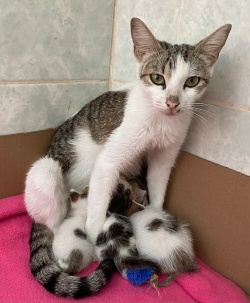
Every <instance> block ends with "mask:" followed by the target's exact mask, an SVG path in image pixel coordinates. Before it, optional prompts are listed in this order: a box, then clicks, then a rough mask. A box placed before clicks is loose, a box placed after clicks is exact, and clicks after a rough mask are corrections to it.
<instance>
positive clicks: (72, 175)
mask: <svg viewBox="0 0 250 303" xmlns="http://www.w3.org/2000/svg"><path fill="white" fill-rule="evenodd" d="M71 144H72V145H73V146H74V151H75V153H76V159H77V161H76V163H75V164H74V165H73V166H72V167H71V168H70V169H69V171H68V173H67V175H66V181H67V185H68V188H74V189H75V190H77V191H80V190H81V189H82V188H84V187H85V186H88V185H89V180H90V176H91V173H92V171H93V169H94V165H95V161H96V158H97V156H98V155H99V153H100V152H101V150H102V149H103V145H102V144H97V143H96V142H95V141H94V140H93V139H92V138H91V136H90V134H89V132H88V131H87V130H79V132H78V134H77V136H76V138H75V139H74V140H73V141H72V143H71Z"/></svg>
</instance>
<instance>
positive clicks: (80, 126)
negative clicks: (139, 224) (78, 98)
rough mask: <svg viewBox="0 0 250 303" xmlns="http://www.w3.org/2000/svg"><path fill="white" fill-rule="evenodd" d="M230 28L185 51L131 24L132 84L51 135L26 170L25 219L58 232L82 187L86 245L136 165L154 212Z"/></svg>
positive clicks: (136, 22)
mask: <svg viewBox="0 0 250 303" xmlns="http://www.w3.org/2000/svg"><path fill="white" fill-rule="evenodd" d="M230 30H231V25H230V24H226V25H224V26H222V27H220V28H219V29H217V30H216V31H215V32H213V33H212V34H211V35H209V36H208V37H207V38H205V39H203V40H201V41H200V42H199V43H197V44H195V45H193V46H191V45H186V44H181V45H171V44H169V43H166V42H163V41H158V40H157V39H156V38H155V37H154V36H153V34H152V33H151V32H150V30H149V29H148V28H147V26H146V25H145V24H144V23H143V22H142V21H141V20H139V19H137V18H133V19H132V20H131V35H132V40H133V44H134V54H135V57H136V59H137V63H138V76H139V79H138V81H136V82H135V83H133V84H132V85H131V86H129V87H127V89H126V90H123V91H116V92H107V93H105V94H103V95H101V96H100V97H98V98H96V99H95V100H93V101H92V102H90V103H88V104H86V105H85V106H84V107H83V108H82V109H81V110H80V111H79V112H78V113H77V114H76V115H75V116H73V117H72V118H70V119H69V120H67V121H66V122H64V123H63V124H62V125H61V126H60V127H59V128H58V129H57V132H56V134H55V136H54V139H53V141H52V143H51V145H50V148H49V151H48V154H47V156H46V157H44V158H42V159H40V160H38V161H37V162H35V163H34V164H33V166H32V167H31V169H30V171H29V172H28V175H27V178H26V188H25V203H26V207H27V210H28V212H29V214H30V216H31V217H32V218H33V219H34V220H35V221H36V222H39V223H43V224H45V225H47V226H48V227H50V228H55V227H58V226H59V225H60V223H61V222H62V220H63V219H64V218H65V216H66V212H67V206H66V204H67V203H66V201H65V197H66V196H67V192H68V191H69V189H70V188H75V189H76V190H80V189H81V188H83V187H85V186H87V185H89V186H90V191H89V197H88V201H89V203H88V215H87V222H86V228H87V232H88V235H89V236H90V239H91V241H93V242H94V241H95V239H96V237H97V235H98V233H99V232H100V231H101V230H102V227H103V225H104V222H105V219H106V212H107V209H108V204H109V201H110V199H111V196H112V193H113V190H114V189H115V187H116V185H117V183H118V179H119V176H120V174H121V173H122V174H125V175H126V176H129V175H136V174H139V173H140V165H141V163H142V161H143V160H145V161H146V162H147V166H148V169H147V183H148V191H149V201H150V204H152V205H153V206H154V207H155V208H157V209H159V210H162V207H163V201H164V196H165V191H166V187H167V183H168V179H169V175H170V172H171V168H172V167H173V165H174V163H175V159H176V157H177V155H178V152H179V150H180V147H181V145H182V143H183V142H184V139H185V137H186V134H187V131H188V128H189V126H190V122H191V116H192V113H193V106H192V105H193V104H194V102H195V101H197V100H198V99H199V98H200V97H201V96H202V94H203V93H204V92H205V90H206V87H207V85H208V82H209V80H210V77H211V75H212V71H213V65H214V63H215V62H216V60H217V59H218V57H219V53H220V51H221V49H222V47H223V46H224V44H225V42H226V40H227V37H228V34H229V32H230ZM100 197H101V198H100Z"/></svg>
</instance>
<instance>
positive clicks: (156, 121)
mask: <svg viewBox="0 0 250 303" xmlns="http://www.w3.org/2000/svg"><path fill="white" fill-rule="evenodd" d="M185 124H186V123H183V121H180V119H178V117H169V116H164V115H162V114H159V115H156V116H154V117H152V118H150V119H148V121H147V123H146V124H145V125H144V127H143V128H142V129H141V136H142V137H144V138H145V139H144V140H145V141H146V142H147V145H148V146H149V147H152V148H166V147H169V146H171V145H173V144H175V143H178V142H180V141H183V140H184V138H185V135H186V131H187V128H188V125H185Z"/></svg>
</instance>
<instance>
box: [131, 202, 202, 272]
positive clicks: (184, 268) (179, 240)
mask: <svg viewBox="0 0 250 303" xmlns="http://www.w3.org/2000/svg"><path fill="white" fill-rule="evenodd" d="M130 221H131V224H132V227H133V232H134V236H135V240H136V247H137V250H138V252H139V254H140V255H143V256H144V257H145V258H147V259H149V260H152V261H154V262H155V263H156V264H157V266H158V268H159V269H160V272H161V273H164V274H180V273H184V272H191V271H194V270H196V269H197V268H198V267H197V264H196V261H195V253H194V249H193V240H192V236H191V232H190V229H189V227H188V225H187V224H186V223H184V222H182V221H180V220H178V219H176V218H175V217H173V216H172V215H170V214H169V213H167V212H166V211H160V210H156V209H154V208H153V207H152V206H148V207H146V208H145V209H144V210H142V211H140V212H138V213H135V214H133V215H132V216H131V218H130Z"/></svg>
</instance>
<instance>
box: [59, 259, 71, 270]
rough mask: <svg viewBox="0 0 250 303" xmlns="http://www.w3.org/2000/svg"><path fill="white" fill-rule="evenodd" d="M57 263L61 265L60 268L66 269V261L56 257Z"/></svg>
mask: <svg viewBox="0 0 250 303" xmlns="http://www.w3.org/2000/svg"><path fill="white" fill-rule="evenodd" d="M57 263H58V265H59V266H60V267H61V269H67V268H68V266H69V265H68V263H67V262H65V261H64V260H63V259H58V260H57Z"/></svg>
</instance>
